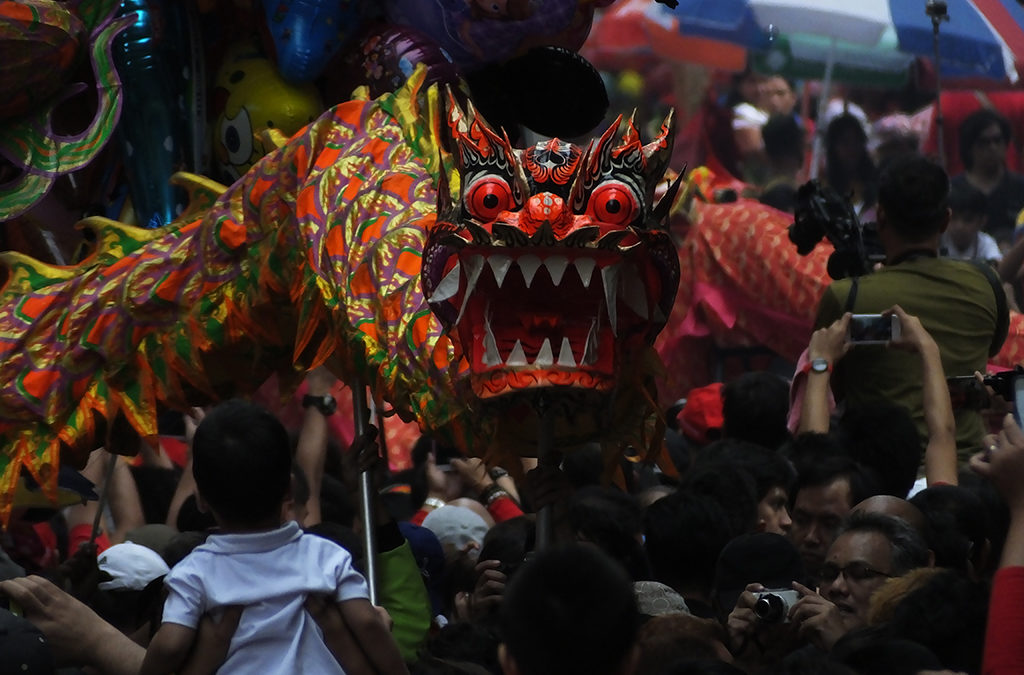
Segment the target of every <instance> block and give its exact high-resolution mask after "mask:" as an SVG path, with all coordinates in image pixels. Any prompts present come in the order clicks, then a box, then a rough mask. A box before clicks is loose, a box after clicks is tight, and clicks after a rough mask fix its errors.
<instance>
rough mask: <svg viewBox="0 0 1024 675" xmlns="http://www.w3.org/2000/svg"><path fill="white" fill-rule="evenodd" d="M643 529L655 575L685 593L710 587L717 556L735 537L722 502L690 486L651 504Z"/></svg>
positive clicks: (659, 579)
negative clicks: (721, 504)
mask: <svg viewBox="0 0 1024 675" xmlns="http://www.w3.org/2000/svg"><path fill="white" fill-rule="evenodd" d="M644 532H645V533H646V541H645V544H644V546H645V548H646V550H647V557H648V559H649V560H650V561H651V568H652V570H653V571H654V578H655V579H656V580H657V581H660V582H662V583H664V584H667V585H668V586H671V587H672V588H674V589H675V590H676V591H678V592H679V593H681V594H684V595H685V593H686V592H687V591H689V590H691V589H704V590H707V589H710V588H711V585H712V584H713V583H714V580H715V564H716V563H717V562H718V556H719V554H720V553H721V552H722V548H724V547H725V545H726V544H727V543H728V542H729V540H730V539H732V537H733V535H732V528H731V527H730V525H729V519H728V517H727V516H726V514H725V511H724V509H723V508H722V507H721V506H720V505H719V503H718V502H717V501H716V500H714V499H710V498H708V497H705V496H703V495H699V494H696V493H694V492H691V491H689V490H680V491H679V492H676V493H675V494H671V495H668V496H667V497H663V498H661V499H659V500H658V501H656V502H654V503H653V504H651V505H650V506H648V507H647V511H646V513H645V514H644Z"/></svg>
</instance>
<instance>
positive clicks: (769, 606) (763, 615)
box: [754, 593, 786, 623]
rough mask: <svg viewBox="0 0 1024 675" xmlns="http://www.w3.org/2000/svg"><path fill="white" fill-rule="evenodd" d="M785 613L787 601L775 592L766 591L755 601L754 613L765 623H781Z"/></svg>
mask: <svg viewBox="0 0 1024 675" xmlns="http://www.w3.org/2000/svg"><path fill="white" fill-rule="evenodd" d="M785 613H786V603H785V602H783V600H782V598H780V597H779V596H777V595H775V594H774V593H765V594H764V595H762V596H761V597H760V598H758V599H757V602H755V603H754V614H755V615H756V616H757V618H758V619H760V620H761V621H764V622H765V623H780V622H781V621H782V619H783V618H785Z"/></svg>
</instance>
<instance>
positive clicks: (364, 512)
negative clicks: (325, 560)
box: [352, 381, 377, 605]
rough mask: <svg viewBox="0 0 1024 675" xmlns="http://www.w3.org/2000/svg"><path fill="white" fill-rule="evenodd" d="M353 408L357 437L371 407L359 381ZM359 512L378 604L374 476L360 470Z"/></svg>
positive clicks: (369, 579)
mask: <svg viewBox="0 0 1024 675" xmlns="http://www.w3.org/2000/svg"><path fill="white" fill-rule="evenodd" d="M352 409H353V410H354V411H355V423H356V424H355V426H356V438H360V437H362V436H363V435H365V434H366V430H367V428H368V427H369V420H370V408H369V407H368V406H367V404H366V385H364V384H363V383H362V382H361V381H357V382H356V383H355V384H354V385H353V386H352ZM359 514H360V516H361V517H362V521H363V553H364V557H365V559H366V584H367V586H368V587H369V590H370V603H371V604H374V605H376V604H377V524H376V520H375V519H374V517H373V476H372V475H371V472H370V471H361V472H359Z"/></svg>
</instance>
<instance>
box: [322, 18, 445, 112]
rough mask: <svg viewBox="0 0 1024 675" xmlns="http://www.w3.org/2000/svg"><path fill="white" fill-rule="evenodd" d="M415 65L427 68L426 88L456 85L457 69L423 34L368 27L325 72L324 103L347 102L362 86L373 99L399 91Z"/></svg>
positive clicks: (408, 29) (382, 26)
mask: <svg viewBox="0 0 1024 675" xmlns="http://www.w3.org/2000/svg"><path fill="white" fill-rule="evenodd" d="M418 64H423V65H425V66H426V67H427V78H426V82H425V84H426V85H430V84H434V83H435V82H436V83H440V84H454V83H456V82H458V81H459V77H460V74H459V69H458V68H457V67H456V66H455V64H454V63H453V62H452V59H451V57H449V56H448V54H447V53H446V52H445V50H444V49H442V48H441V47H440V46H439V45H438V44H437V43H436V42H435V41H434V40H432V39H430V38H429V37H428V36H426V35H425V34H423V33H421V32H419V31H417V30H414V29H412V28H406V27H405V26H390V25H380V26H375V27H371V28H370V29H368V30H367V31H365V32H364V33H363V34H362V36H361V37H360V38H359V39H358V40H357V41H356V42H355V45H354V46H353V47H351V48H350V49H348V50H347V51H345V52H344V54H343V55H342V58H341V59H340V63H338V62H336V63H335V65H336V66H337V67H333V68H330V69H329V70H328V72H327V78H326V83H325V89H326V96H327V100H328V102H339V101H345V100H348V99H349V98H350V97H351V94H352V90H353V89H355V88H356V87H359V86H362V85H366V86H368V87H369V89H370V96H371V97H372V98H377V97H378V96H381V95H382V94H385V93H387V92H390V91H394V90H396V89H398V88H399V87H401V86H402V84H403V83H404V82H405V81H406V79H408V77H409V76H410V75H412V72H413V70H415V68H416V66H417V65H418Z"/></svg>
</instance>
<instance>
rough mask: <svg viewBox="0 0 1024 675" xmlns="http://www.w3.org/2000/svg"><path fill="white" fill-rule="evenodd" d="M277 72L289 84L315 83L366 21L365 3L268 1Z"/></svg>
mask: <svg viewBox="0 0 1024 675" xmlns="http://www.w3.org/2000/svg"><path fill="white" fill-rule="evenodd" d="M263 10H264V13H265V14H266V22H267V30H268V31H269V32H270V36H271V38H272V39H273V43H274V52H275V56H276V58H275V61H276V62H277V69H278V71H279V72H280V73H281V77H283V78H284V79H285V80H287V81H288V82H291V83H294V84H299V83H303V82H312V81H313V80H315V79H316V78H317V77H319V76H320V74H321V73H322V72H323V70H324V68H325V67H326V66H327V63H328V62H329V61H330V60H331V58H332V57H333V56H334V55H335V54H337V53H338V50H339V49H341V47H342V46H343V45H344V44H345V43H346V42H347V41H348V40H349V38H351V37H352V35H353V34H354V33H355V31H356V29H358V28H359V25H360V23H361V21H362V14H363V13H362V1H361V0H264V2H263Z"/></svg>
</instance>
